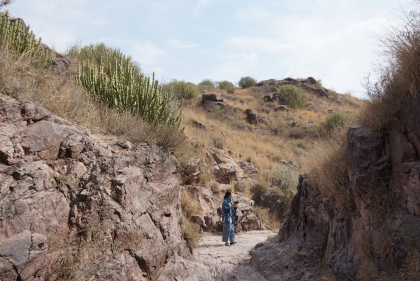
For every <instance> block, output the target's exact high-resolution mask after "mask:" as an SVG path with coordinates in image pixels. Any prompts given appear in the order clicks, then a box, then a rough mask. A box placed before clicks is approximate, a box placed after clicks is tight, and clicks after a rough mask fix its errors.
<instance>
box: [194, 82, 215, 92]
mask: <svg viewBox="0 0 420 281" xmlns="http://www.w3.org/2000/svg"><path fill="white" fill-rule="evenodd" d="M215 87H216V83H215V82H214V81H213V80H211V79H204V80H203V81H201V82H200V83H198V88H199V89H200V90H206V91H208V90H211V89H214V88H215Z"/></svg>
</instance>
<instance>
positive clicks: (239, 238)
mask: <svg viewBox="0 0 420 281" xmlns="http://www.w3.org/2000/svg"><path fill="white" fill-rule="evenodd" d="M276 234H277V233H275V232H272V231H269V230H263V231H249V232H244V233H241V234H236V242H237V243H236V244H234V245H231V246H225V245H224V243H223V242H222V235H221V234H220V235H214V234H205V235H204V236H203V237H202V240H201V242H200V243H199V245H198V247H197V248H196V249H195V250H194V256H195V257H196V259H197V261H198V262H200V263H203V264H205V265H207V266H209V267H210V268H211V271H212V273H213V276H217V280H223V281H227V280H238V281H266V280H267V279H265V278H264V277H263V276H262V275H261V274H260V273H259V272H257V271H256V270H255V269H254V268H253V267H251V265H250V264H249V262H250V259H251V256H250V254H249V251H250V250H251V249H252V248H254V247H255V245H257V244H258V243H260V242H263V241H266V240H267V238H269V237H271V236H274V235H276Z"/></svg>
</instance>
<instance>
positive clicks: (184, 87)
mask: <svg viewBox="0 0 420 281" xmlns="http://www.w3.org/2000/svg"><path fill="white" fill-rule="evenodd" d="M169 86H170V87H172V90H173V92H174V94H175V95H176V96H179V97H182V98H184V99H187V100H189V99H193V98H195V97H196V96H198V89H197V86H195V85H194V84H192V83H189V82H185V81H184V80H181V81H177V80H175V81H172V82H171V83H169Z"/></svg>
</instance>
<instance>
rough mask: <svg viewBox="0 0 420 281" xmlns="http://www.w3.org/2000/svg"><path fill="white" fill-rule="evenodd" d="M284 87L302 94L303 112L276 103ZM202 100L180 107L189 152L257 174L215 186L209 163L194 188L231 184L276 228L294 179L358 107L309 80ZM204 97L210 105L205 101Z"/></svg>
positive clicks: (206, 94) (215, 91) (268, 82)
mask: <svg viewBox="0 0 420 281" xmlns="http://www.w3.org/2000/svg"><path fill="white" fill-rule="evenodd" d="M310 83H312V84H310ZM284 85H293V86H295V87H296V89H297V90H298V91H299V93H300V94H301V95H303V97H304V104H303V106H302V107H300V108H299V107H298V108H295V109H293V108H290V107H289V106H288V105H287V103H285V102H283V101H281V100H279V99H278V92H279V89H281V88H282V86H284ZM201 93H202V94H201V95H198V96H197V97H195V98H193V99H190V100H185V101H184V104H183V108H184V109H183V117H184V118H183V123H182V124H183V126H185V134H186V135H187V136H188V139H189V141H190V143H191V144H192V145H193V147H194V153H195V154H197V155H201V157H202V158H205V155H206V154H207V155H211V154H212V153H213V152H214V151H216V152H217V153H219V154H221V155H223V157H224V158H225V159H233V160H235V161H236V163H237V164H238V166H241V165H242V166H243V165H244V164H243V163H245V162H247V163H249V164H251V165H253V166H255V173H253V174H252V176H251V177H245V178H243V179H238V177H233V178H230V179H224V180H223V179H222V180H220V179H217V171H216V172H214V171H212V167H213V166H214V169H216V170H217V169H218V167H217V165H215V164H214V163H213V159H212V157H210V159H208V160H207V164H208V165H209V166H207V168H203V169H202V173H201V174H200V175H198V176H197V183H195V184H198V185H205V184H210V185H212V182H219V183H224V184H230V185H232V188H233V189H235V188H236V191H237V192H240V193H244V194H245V195H246V196H247V197H250V198H252V199H253V200H254V201H255V202H256V204H257V208H254V211H256V212H257V215H258V216H259V217H261V218H262V219H264V220H265V222H266V223H268V224H269V225H270V227H272V228H278V227H279V222H280V221H281V219H282V215H283V212H284V210H285V208H286V206H287V205H288V204H289V201H290V198H291V196H292V195H293V194H294V193H295V192H296V185H297V178H298V175H299V174H300V173H304V172H308V171H310V170H311V169H312V168H313V167H315V166H316V165H317V164H316V162H314V161H312V160H313V158H314V157H320V155H322V154H325V153H328V152H327V151H325V149H328V147H326V143H327V140H330V139H331V138H332V135H333V134H334V132H335V131H336V130H339V129H340V128H341V127H342V126H344V125H345V124H348V123H350V120H351V119H352V118H353V117H354V116H355V115H357V112H359V110H360V108H361V107H362V106H363V104H364V101H362V100H358V99H357V98H354V97H352V96H351V95H348V94H346V95H343V94H339V93H336V92H335V91H332V90H328V89H326V88H324V87H322V85H320V83H319V82H318V83H317V82H316V80H315V79H314V78H312V77H310V78H308V79H292V78H286V79H284V80H275V79H270V80H266V81H261V82H259V83H258V84H256V85H255V86H253V87H250V88H245V89H242V88H236V89H235V92H234V93H233V94H228V93H227V92H226V90H221V89H219V88H211V89H207V90H203V91H202V92H201ZM212 94H215V95H216V99H214V97H213V96H212ZM209 97H212V98H213V99H214V100H213V101H211V100H205V99H207V98H209ZM247 110H248V111H249V110H252V113H251V115H253V118H254V119H255V120H253V119H250V118H249V114H247V113H246V111H247ZM254 114H255V116H254ZM334 116H338V117H339V118H342V120H343V124H338V125H337V128H332V129H331V128H329V127H328V126H326V123H328V122H327V118H331V117H334ZM333 120H334V119H333ZM254 121H255V122H254ZM241 161H242V162H241ZM244 161H245V162H244ZM241 163H242V164H241ZM209 167H210V168H209ZM238 168H239V167H238Z"/></svg>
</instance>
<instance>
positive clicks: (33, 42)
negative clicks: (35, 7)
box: [0, 12, 52, 66]
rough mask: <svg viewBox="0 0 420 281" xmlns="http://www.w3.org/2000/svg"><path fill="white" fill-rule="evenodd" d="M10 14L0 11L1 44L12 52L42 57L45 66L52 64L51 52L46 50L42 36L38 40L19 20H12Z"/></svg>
mask: <svg viewBox="0 0 420 281" xmlns="http://www.w3.org/2000/svg"><path fill="white" fill-rule="evenodd" d="M11 20H12V19H11V18H10V16H9V14H8V13H7V12H6V13H0V46H1V47H6V48H7V49H8V50H10V51H11V52H14V53H17V54H22V55H26V56H28V57H34V58H38V59H41V61H43V63H44V65H45V66H49V65H51V62H52V57H51V53H50V52H49V51H47V50H44V48H43V47H42V43H41V38H39V39H38V40H37V39H36V38H35V35H34V33H33V32H32V31H30V30H29V27H28V28H25V27H24V26H23V25H22V23H21V22H20V21H19V20H15V21H13V22H12V21H11Z"/></svg>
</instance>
